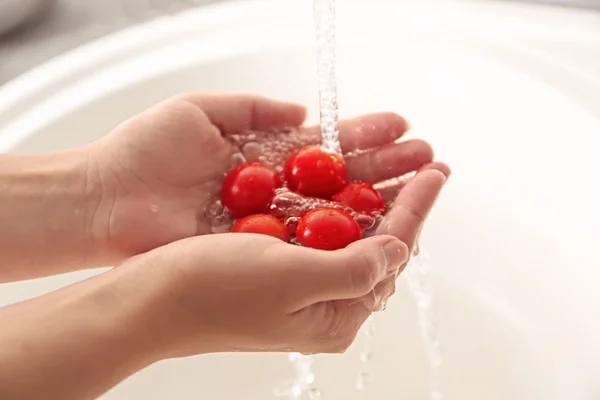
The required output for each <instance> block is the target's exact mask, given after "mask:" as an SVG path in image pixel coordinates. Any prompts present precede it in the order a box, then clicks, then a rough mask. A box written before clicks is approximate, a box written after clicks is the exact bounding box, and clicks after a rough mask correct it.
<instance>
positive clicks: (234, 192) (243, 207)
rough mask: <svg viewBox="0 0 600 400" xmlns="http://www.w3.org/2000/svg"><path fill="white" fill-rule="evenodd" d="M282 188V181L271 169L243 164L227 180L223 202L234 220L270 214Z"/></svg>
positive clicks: (224, 183)
mask: <svg viewBox="0 0 600 400" xmlns="http://www.w3.org/2000/svg"><path fill="white" fill-rule="evenodd" d="M280 186H281V180H280V179H279V176H278V175H277V173H276V172H275V171H274V170H272V169H271V168H269V167H267V166H265V165H263V164H261V163H257V162H255V163H249V164H242V165H240V166H239V167H237V168H235V169H234V170H233V171H231V172H230V173H229V175H227V177H226V178H225V181H224V182H223V187H222V189H221V201H222V202H223V205H224V206H225V207H227V209H228V210H229V212H230V213H231V215H232V216H233V217H234V218H241V217H245V216H247V215H251V214H262V213H268V211H269V206H270V204H271V200H273V197H275V189H277V188H278V187H280Z"/></svg>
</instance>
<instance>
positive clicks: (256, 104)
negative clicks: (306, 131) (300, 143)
mask: <svg viewBox="0 0 600 400" xmlns="http://www.w3.org/2000/svg"><path fill="white" fill-rule="evenodd" d="M182 98H183V99H184V100H186V101H188V102H190V103H192V104H194V105H195V106H197V107H198V108H200V109H201V110H202V111H203V112H204V113H205V114H206V115H207V117H208V119H209V120H210V122H211V123H212V124H213V125H215V126H216V127H217V128H219V130H220V131H221V133H223V134H234V133H243V132H245V131H248V130H270V129H274V128H281V127H286V126H299V125H302V123H303V122H304V119H305V118H306V109H305V108H304V107H303V106H301V105H299V104H294V103H288V102H283V101H278V100H273V99H269V98H266V97H261V96H254V95H203V94H186V95H183V96H182Z"/></svg>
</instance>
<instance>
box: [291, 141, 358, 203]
mask: <svg viewBox="0 0 600 400" xmlns="http://www.w3.org/2000/svg"><path fill="white" fill-rule="evenodd" d="M346 173H347V170H346V162H345V161H344V157H342V156H341V155H340V154H334V153H328V152H326V151H323V150H322V149H321V147H320V146H305V147H303V148H301V149H300V150H298V151H296V152H295V153H294V154H292V156H291V157H290V158H289V159H288V160H287V162H286V164H285V169H284V174H285V179H286V182H287V185H288V188H289V189H290V190H292V191H294V192H296V193H299V194H302V195H304V196H309V197H318V198H321V199H330V198H331V196H333V195H334V194H335V193H337V192H338V191H339V190H340V189H342V188H343V187H344V185H345V184H346Z"/></svg>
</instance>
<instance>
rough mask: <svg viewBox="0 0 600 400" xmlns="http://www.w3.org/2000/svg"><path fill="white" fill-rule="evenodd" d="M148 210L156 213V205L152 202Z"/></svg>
mask: <svg viewBox="0 0 600 400" xmlns="http://www.w3.org/2000/svg"><path fill="white" fill-rule="evenodd" d="M150 211H152V212H153V213H154V214H156V213H157V212H158V205H156V204H152V205H151V206H150Z"/></svg>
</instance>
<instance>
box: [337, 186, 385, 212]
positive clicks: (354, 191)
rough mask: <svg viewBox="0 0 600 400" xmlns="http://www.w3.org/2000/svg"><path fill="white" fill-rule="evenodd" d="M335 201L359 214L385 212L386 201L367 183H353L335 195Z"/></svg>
mask: <svg viewBox="0 0 600 400" xmlns="http://www.w3.org/2000/svg"><path fill="white" fill-rule="evenodd" d="M333 201H336V202H338V203H341V204H343V205H345V206H346V207H350V208H351V209H353V210H354V211H356V212H358V213H372V212H374V211H378V212H380V213H382V212H384V211H385V201H384V200H383V197H381V194H379V192H378V191H377V189H375V188H374V187H373V185H371V184H370V183H366V182H352V183H349V184H347V185H346V186H344V188H343V189H342V190H340V191H339V192H337V193H336V194H335V195H333Z"/></svg>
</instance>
